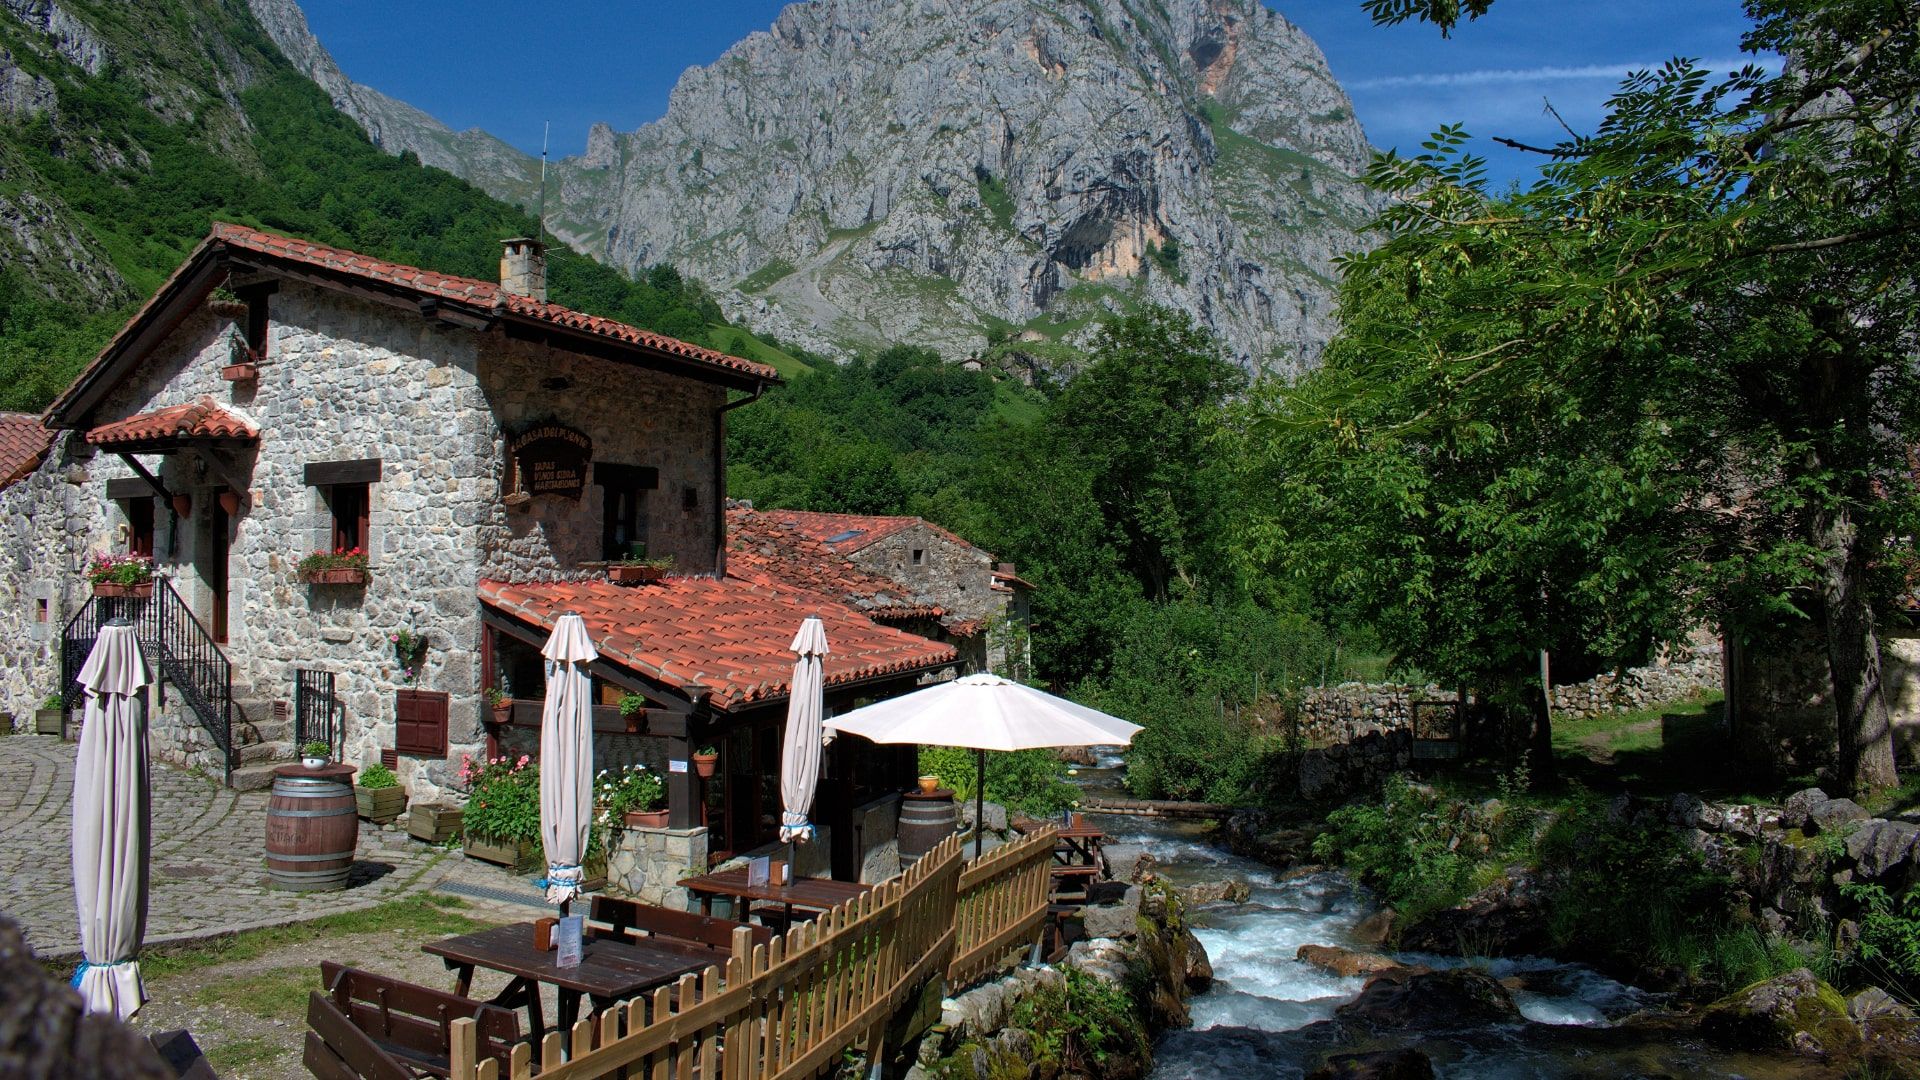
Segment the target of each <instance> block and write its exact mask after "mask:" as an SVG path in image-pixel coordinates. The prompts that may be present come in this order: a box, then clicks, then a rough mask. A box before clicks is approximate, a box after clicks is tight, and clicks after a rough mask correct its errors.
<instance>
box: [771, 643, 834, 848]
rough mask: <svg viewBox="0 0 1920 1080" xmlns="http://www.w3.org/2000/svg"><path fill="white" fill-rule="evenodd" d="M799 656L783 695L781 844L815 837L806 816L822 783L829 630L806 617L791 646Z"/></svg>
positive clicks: (810, 810) (811, 808)
mask: <svg viewBox="0 0 1920 1080" xmlns="http://www.w3.org/2000/svg"><path fill="white" fill-rule="evenodd" d="M789 647H790V648H791V649H793V651H794V652H795V653H797V654H798V655H799V659H798V660H797V661H795V662H794V665H793V685H792V688H791V691H792V692H791V693H790V694H789V695H788V696H787V738H786V742H785V743H784V744H783V745H782V747H781V750H780V804H781V807H782V811H781V814H780V839H781V841H782V842H784V843H789V844H791V843H793V842H794V841H795V840H811V839H813V825H812V823H811V822H809V821H808V820H807V815H808V814H809V813H810V812H812V810H813V791H814V788H816V787H818V786H819V784H820V737H821V727H820V714H821V713H822V712H823V711H824V708H823V705H822V702H821V700H820V698H821V695H822V694H823V693H824V692H825V691H824V686H825V680H824V678H823V676H822V675H821V671H820V665H821V661H822V659H823V658H824V657H825V656H826V655H827V652H828V649H827V628H826V627H825V626H824V625H822V624H821V622H820V620H819V619H818V618H817V617H815V616H811V615H809V616H807V619H806V621H805V622H802V623H801V624H800V632H799V633H797V634H795V635H793V644H792V645H791V646H789Z"/></svg>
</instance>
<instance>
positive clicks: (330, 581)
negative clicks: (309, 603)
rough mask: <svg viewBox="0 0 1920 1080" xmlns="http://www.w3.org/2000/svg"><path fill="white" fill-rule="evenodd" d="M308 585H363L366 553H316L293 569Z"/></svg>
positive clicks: (356, 550) (351, 550)
mask: <svg viewBox="0 0 1920 1080" xmlns="http://www.w3.org/2000/svg"><path fill="white" fill-rule="evenodd" d="M294 571H295V572H296V573H297V574H299V575H300V580H302V581H304V582H306V583H308V584H309V585H365V584H366V583H367V553H366V552H364V551H362V550H360V549H359V548H339V549H336V550H334V551H316V552H314V553H313V554H311V555H309V556H307V557H306V558H304V559H301V560H300V565H298V566H296V567H295V568H294Z"/></svg>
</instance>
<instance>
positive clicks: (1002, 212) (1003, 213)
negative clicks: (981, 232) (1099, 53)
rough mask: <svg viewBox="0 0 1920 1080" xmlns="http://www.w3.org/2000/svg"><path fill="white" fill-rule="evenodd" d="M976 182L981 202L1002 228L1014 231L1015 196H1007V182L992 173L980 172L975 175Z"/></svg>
mask: <svg viewBox="0 0 1920 1080" xmlns="http://www.w3.org/2000/svg"><path fill="white" fill-rule="evenodd" d="M974 182H975V183H976V184H978V185H979V188H980V202H981V203H982V204H984V205H985V206H986V208H987V212H988V213H990V214H992V215H993V220H994V222H995V223H996V224H998V225H999V226H1000V227H1001V228H1003V229H1006V230H1007V231H1009V232H1011V231H1012V230H1013V196H1011V195H1008V194H1007V182H1006V181H1005V180H1002V179H1000V178H999V177H997V176H994V175H993V174H992V173H989V172H986V171H984V170H979V171H976V172H975V173H974Z"/></svg>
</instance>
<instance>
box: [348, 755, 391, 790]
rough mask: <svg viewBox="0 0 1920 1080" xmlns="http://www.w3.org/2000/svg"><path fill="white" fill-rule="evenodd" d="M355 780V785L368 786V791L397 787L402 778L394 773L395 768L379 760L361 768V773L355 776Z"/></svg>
mask: <svg viewBox="0 0 1920 1080" xmlns="http://www.w3.org/2000/svg"><path fill="white" fill-rule="evenodd" d="M353 782H354V784H355V785H357V786H359V787H363V788H366V789H367V790H368V791H378V790H380V789H382V788H395V787H399V786H400V778H399V777H397V776H395V775H393V770H392V769H389V768H387V767H386V766H385V765H382V764H380V763H379V762H377V761H376V762H374V763H373V764H371V765H369V766H367V767H366V768H364V769H361V770H360V775H359V776H357V777H355V778H354V781H353Z"/></svg>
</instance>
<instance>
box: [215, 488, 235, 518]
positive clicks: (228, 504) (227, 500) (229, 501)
mask: <svg viewBox="0 0 1920 1080" xmlns="http://www.w3.org/2000/svg"><path fill="white" fill-rule="evenodd" d="M220 509H222V510H225V511H226V512H227V516H228V517H232V516H234V515H235V514H238V513H239V512H240V493H239V492H237V491H223V492H221V493H220Z"/></svg>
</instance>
